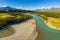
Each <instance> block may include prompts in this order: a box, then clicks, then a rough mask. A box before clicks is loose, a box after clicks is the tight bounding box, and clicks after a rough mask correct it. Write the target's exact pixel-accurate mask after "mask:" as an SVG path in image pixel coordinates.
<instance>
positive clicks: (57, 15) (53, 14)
mask: <svg viewBox="0 0 60 40" xmlns="http://www.w3.org/2000/svg"><path fill="white" fill-rule="evenodd" d="M34 14H36V15H38V16H40V17H42V18H43V19H45V20H47V19H48V18H47V17H53V18H60V12H34ZM41 15H44V16H41Z"/></svg>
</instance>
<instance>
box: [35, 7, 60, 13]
mask: <svg viewBox="0 0 60 40" xmlns="http://www.w3.org/2000/svg"><path fill="white" fill-rule="evenodd" d="M35 11H38V12H56V11H58V12H59V11H60V8H43V9H36V10H35Z"/></svg>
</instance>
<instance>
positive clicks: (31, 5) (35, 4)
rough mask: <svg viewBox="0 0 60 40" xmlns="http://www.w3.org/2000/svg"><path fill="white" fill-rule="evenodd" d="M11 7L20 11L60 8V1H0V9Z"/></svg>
mask: <svg viewBox="0 0 60 40" xmlns="http://www.w3.org/2000/svg"><path fill="white" fill-rule="evenodd" d="M2 6H11V7H16V8H21V9H40V8H50V7H60V0H0V7H2Z"/></svg>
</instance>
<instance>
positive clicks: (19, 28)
mask: <svg viewBox="0 0 60 40" xmlns="http://www.w3.org/2000/svg"><path fill="white" fill-rule="evenodd" d="M11 27H12V28H13V29H14V30H15V33H14V34H12V35H10V36H7V37H4V38H0V40H35V38H36V37H37V35H38V32H37V31H36V22H35V20H34V19H30V20H27V21H26V22H23V23H20V24H16V25H11Z"/></svg>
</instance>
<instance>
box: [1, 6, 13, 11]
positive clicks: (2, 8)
mask: <svg viewBox="0 0 60 40" xmlns="http://www.w3.org/2000/svg"><path fill="white" fill-rule="evenodd" d="M0 10H14V8H12V7H10V6H6V7H0Z"/></svg>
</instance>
